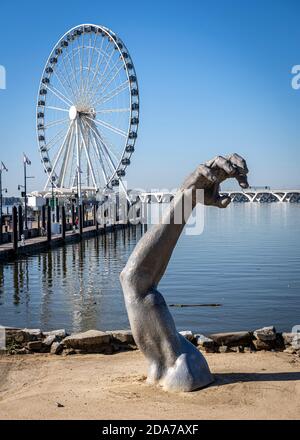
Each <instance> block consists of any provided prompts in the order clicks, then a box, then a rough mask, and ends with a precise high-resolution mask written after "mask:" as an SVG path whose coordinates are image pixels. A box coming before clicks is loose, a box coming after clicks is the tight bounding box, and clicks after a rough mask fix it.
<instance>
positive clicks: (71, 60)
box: [66, 49, 79, 98]
mask: <svg viewBox="0 0 300 440" xmlns="http://www.w3.org/2000/svg"><path fill="white" fill-rule="evenodd" d="M71 52H72V59H71V56H70V53H69V50H67V51H66V56H67V58H68V62H69V65H70V67H71V71H72V72H73V78H74V87H75V88H76V93H75V95H76V98H78V95H79V84H78V81H77V73H76V64H75V57H74V52H75V49H71ZM68 77H69V81H70V82H71V83H72V77H70V76H69V74H68Z"/></svg>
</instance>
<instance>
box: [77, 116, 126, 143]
mask: <svg viewBox="0 0 300 440" xmlns="http://www.w3.org/2000/svg"><path fill="white" fill-rule="evenodd" d="M86 117H87V119H90V120H91V121H94V122H95V123H96V124H99V125H101V126H102V127H104V128H107V129H108V130H111V131H113V132H114V133H116V134H119V135H120V136H123V137H125V138H127V133H126V131H123V130H121V129H120V128H117V127H114V126H113V125H110V124H108V122H104V121H102V120H101V119H92V118H89V117H88V116H86Z"/></svg>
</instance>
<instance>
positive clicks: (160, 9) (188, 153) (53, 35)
mask: <svg viewBox="0 0 300 440" xmlns="http://www.w3.org/2000/svg"><path fill="white" fill-rule="evenodd" d="M1 19H2V20H1V39H0V65H3V66H5V68H6V72H7V89H6V90H0V115H1V118H0V159H1V160H3V161H4V162H5V164H6V165H7V167H8V168H9V173H8V174H7V175H5V176H4V185H5V186H8V189H9V193H10V194H16V193H17V184H18V183H22V152H23V151H25V152H26V153H27V155H28V156H29V157H30V159H31V160H32V166H31V170H30V174H32V175H34V176H35V177H36V178H35V179H33V180H32V181H30V185H29V189H30V190H34V189H40V188H41V186H42V184H43V182H44V180H45V174H44V172H43V170H42V166H41V163H40V157H39V153H38V149H37V144H36V138H35V113H36V110H35V102H36V94H37V89H38V85H39V79H40V75H41V73H42V69H43V66H44V63H45V61H46V59H47V57H48V54H49V52H50V50H51V48H52V47H53V45H54V44H55V43H56V41H57V40H58V39H59V38H60V37H61V35H62V34H63V33H65V32H66V31H67V30H68V29H69V28H71V27H72V26H75V25H77V24H80V23H84V22H90V23H96V24H103V25H105V26H107V27H110V28H111V29H112V30H113V31H114V32H116V33H117V34H119V35H120V37H121V38H122V39H123V40H124V42H125V43H126V45H127V47H128V48H129V51H130V53H131V56H132V58H133V60H134V63H135V67H136V71H137V75H138V78H139V87H140V97H141V115H140V129H139V138H138V141H137V145H136V147H137V148H136V153H135V155H134V156H133V160H132V165H131V167H130V169H129V171H128V184H129V186H130V187H143V188H161V187H164V188H173V187H176V186H178V184H179V183H180V182H181V181H182V180H183V178H184V177H185V175H186V174H187V173H189V172H190V171H192V170H193V169H194V168H195V167H196V165H197V164H198V163H200V162H202V161H204V160H207V159H210V158H211V157H213V156H214V155H216V154H224V155H225V154H227V153H231V152H233V151H236V152H238V153H240V154H242V155H243V156H244V157H245V158H246V159H247V161H248V164H249V168H250V171H251V172H250V183H251V184H253V185H271V186H272V187H297V188H299V187H300V173H299V164H300V153H299V144H300V124H299V119H300V90H294V89H293V88H292V87H291V79H292V74H291V69H292V66H294V65H295V64H300V27H299V19H300V2H299V1H297V0H295V1H294V0H281V1H278V0H252V1H248V0H217V1H213V2H212V1H203V0H198V1H196V0H185V1H175V0H173V1H163V0H160V1H156V0H152V1H147V2H146V1H143V2H142V1H136V0H131V1H130V2H125V1H118V0H115V1H114V2H101V1H92V0H90V1H89V2H83V1H77V0H72V1H69V0H64V1H56V0H55V1H54V0H48V2H37V1H30V2H16V1H11V2H2V5H1ZM229 186H230V185H229Z"/></svg>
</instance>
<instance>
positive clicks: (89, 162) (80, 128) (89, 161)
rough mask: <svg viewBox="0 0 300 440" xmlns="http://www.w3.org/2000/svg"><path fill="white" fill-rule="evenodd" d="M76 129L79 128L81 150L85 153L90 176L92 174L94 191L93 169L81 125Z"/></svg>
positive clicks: (95, 184)
mask: <svg viewBox="0 0 300 440" xmlns="http://www.w3.org/2000/svg"><path fill="white" fill-rule="evenodd" d="M78 128H79V132H80V135H81V139H82V143H83V148H84V151H85V154H86V159H87V162H88V165H89V169H90V171H91V174H92V180H93V183H94V186H95V189H97V183H96V178H95V173H94V168H93V165H92V162H91V158H90V155H89V152H88V149H87V146H86V142H85V139H84V133H83V131H82V126H81V123H79V124H78Z"/></svg>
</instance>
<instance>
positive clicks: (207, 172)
mask: <svg viewBox="0 0 300 440" xmlns="http://www.w3.org/2000/svg"><path fill="white" fill-rule="evenodd" d="M197 172H198V174H199V175H201V176H204V177H205V178H206V179H207V180H209V181H210V182H212V183H215V182H216V181H217V178H216V176H215V175H214V173H213V171H212V170H211V169H210V168H209V167H208V166H206V165H200V166H199V167H198V169H197Z"/></svg>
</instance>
